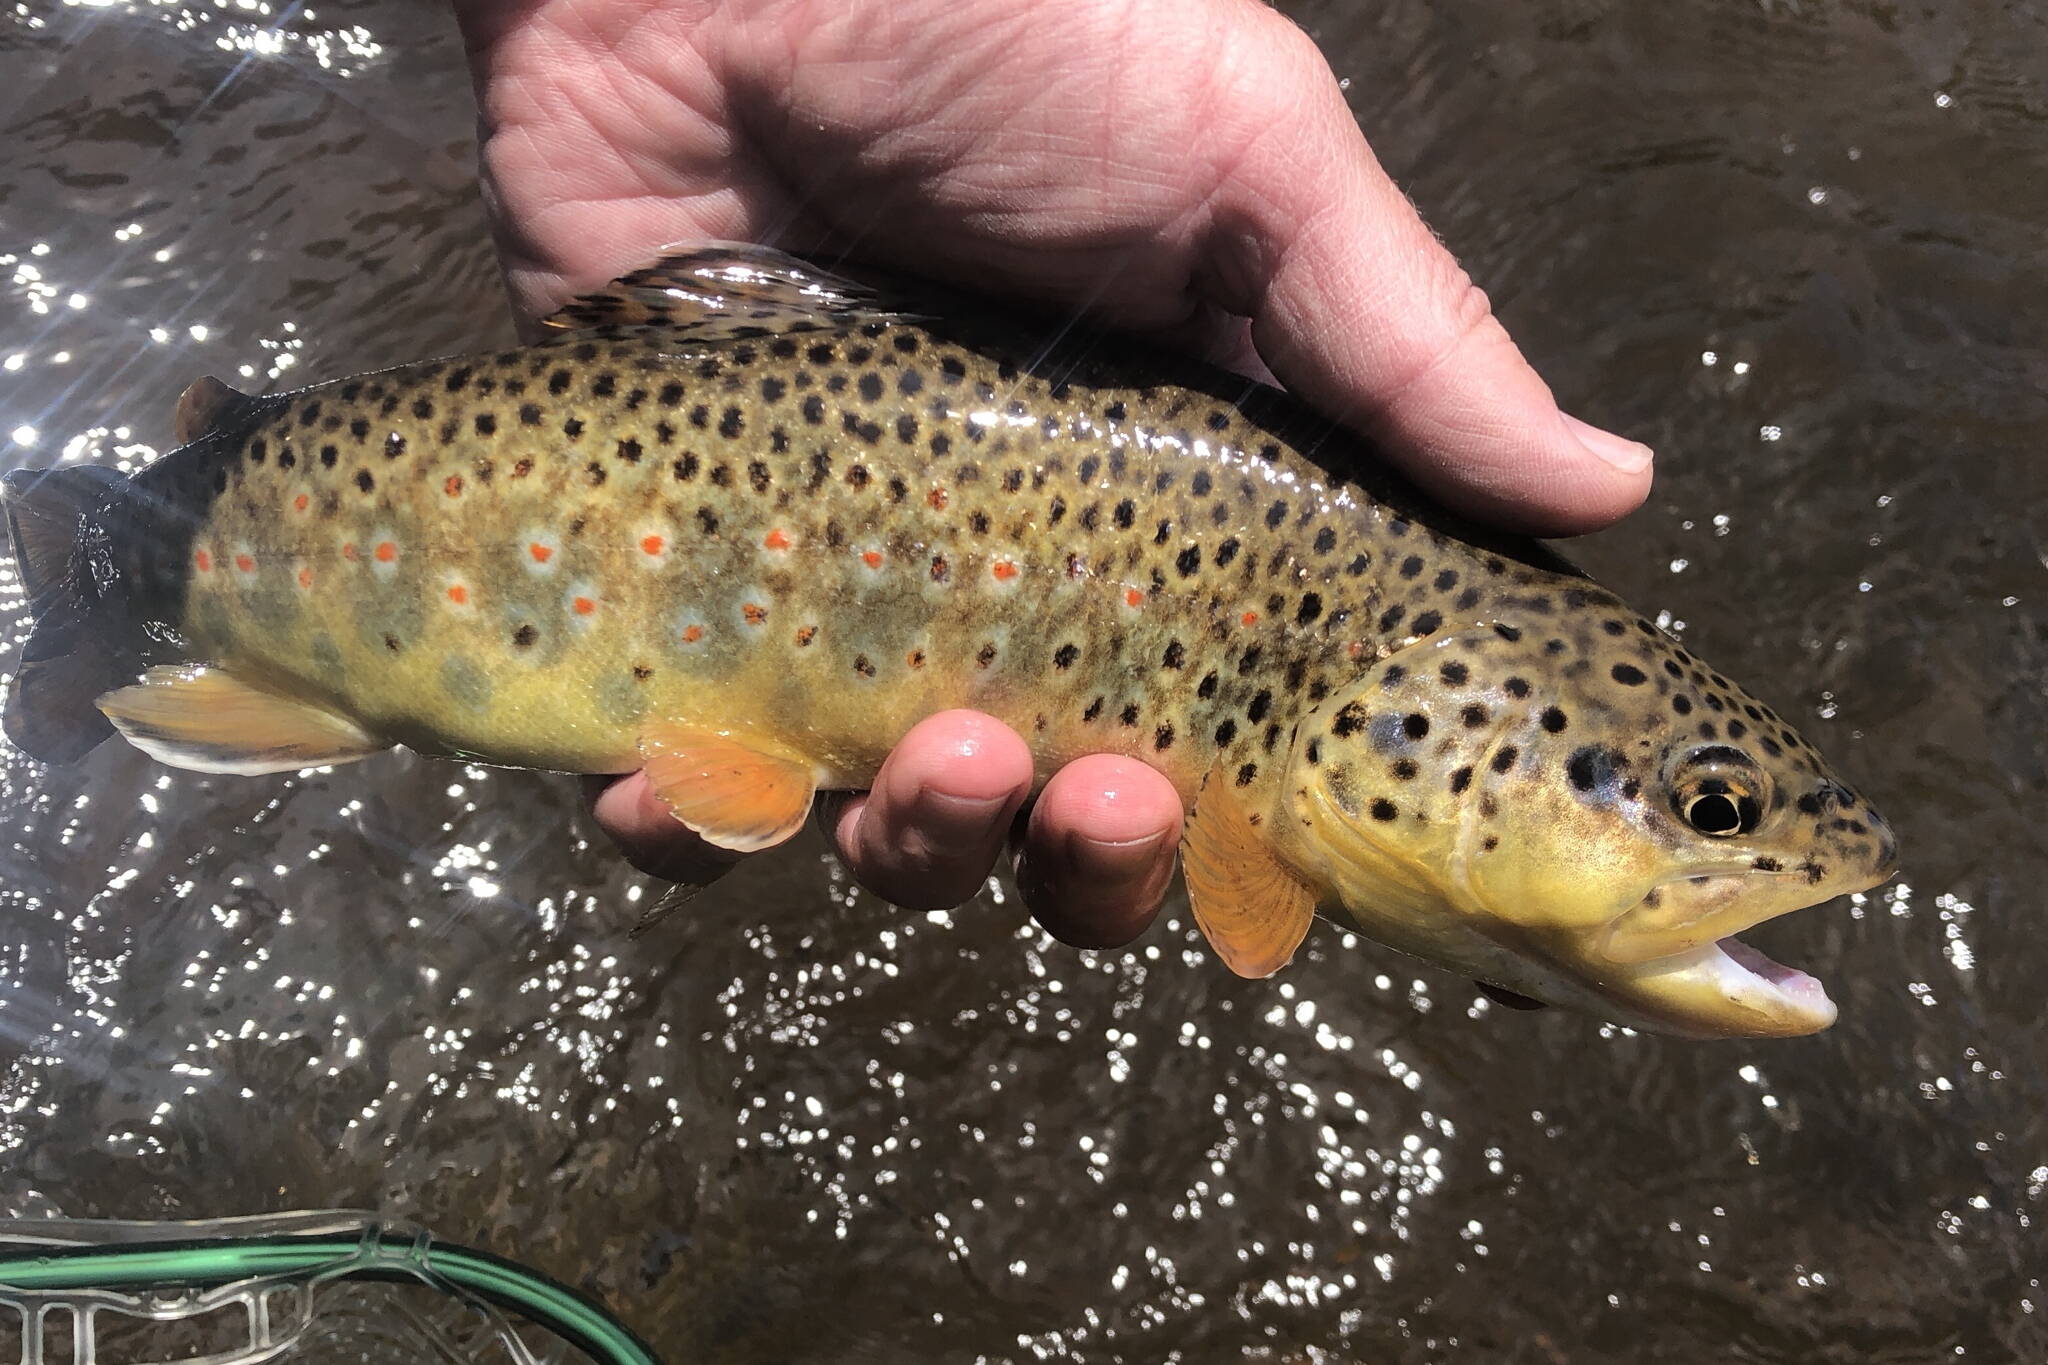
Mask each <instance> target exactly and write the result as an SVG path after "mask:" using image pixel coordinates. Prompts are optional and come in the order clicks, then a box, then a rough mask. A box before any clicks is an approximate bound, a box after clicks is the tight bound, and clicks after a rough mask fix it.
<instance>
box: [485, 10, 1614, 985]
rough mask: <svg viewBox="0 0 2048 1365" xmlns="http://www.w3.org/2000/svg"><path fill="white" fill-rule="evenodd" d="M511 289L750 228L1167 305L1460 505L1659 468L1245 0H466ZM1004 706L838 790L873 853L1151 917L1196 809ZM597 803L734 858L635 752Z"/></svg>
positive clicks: (862, 255) (1065, 926) (852, 852)
mask: <svg viewBox="0 0 2048 1365" xmlns="http://www.w3.org/2000/svg"><path fill="white" fill-rule="evenodd" d="M455 10H456V14H457V17H458V18H459V20H460V21H461V23H462V27H463V33H464V37H465V40H466V42H467V45H468V48H469V53H470V60H471V65H472V70H473V73H474V76H475V81H476V89H477V100H478V105H479V108H480V112H481V115H482V122H483V135H484V136H483V143H482V162H483V175H484V183H485V188H486V192H487V196H488V199H489V201H490V204H491V207H492V210H493V214H494V219H495V222H496V226H497V230H498V240H499V246H500V251H501V255H502V257H503V260H504V265H505V273H506V278H507V280H508V282H509V284H510V286H511V289H512V295H513V300H514V305H515V307H516V308H517V309H518V311H519V313H520V315H521V317H522V318H523V319H526V320H528V321H530V320H531V319H533V318H535V317H538V316H540V315H541V314H544V313H546V312H547V311H549V310H550V309H551V308H553V307H554V306H555V305H557V304H559V303H561V302H563V301H564V300H565V299H567V298H568V297H570V296H571V295H573V294H575V293H576V292H578V291H580V290H585V289H589V288H593V287H595V286H597V285H600V284H602V283H603V282H604V281H606V280H608V279H610V278H613V277H614V276H616V275H619V274H621V273H623V272H625V271H626V270H629V269H631V268H633V267H634V266H636V265H639V264H642V263H644V262H645V261H646V260H647V258H648V257H649V256H650V255H652V254H653V253H654V252H655V251H656V250H657V249H658V248H660V247H661V246H663V245H665V244H667V243H672V242H689V241H703V240H707V239H708V240H719V241H758V242H766V243H770V244H773V245H777V246H782V247H785V248H788V249H793V250H799V251H806V250H808V251H827V252H832V251H845V252H851V253H852V254H853V256H854V257H856V258H858V259H866V260H871V261H875V262H878V263H880V264H883V265H888V266H893V267H897V268H907V269H911V270H914V271H917V272H918V273H921V274H925V275H929V276H933V277H937V278H940V279H944V280H950V281H954V282H957V283H961V284H966V285H970V286H973V287H976V288H978V289H982V290H986V291H994V292H1003V293H1009V294H1012V295H1015V296H1018V297H1021V298H1029V299H1032V300H1035V301H1038V302H1041V303H1051V304H1054V305H1057V306H1060V307H1064V308H1068V309H1073V310H1083V309H1085V310H1087V311H1089V312H1091V313H1094V314H1096V315H1097V316H1100V317H1103V318H1106V319H1108V320H1110V321H1112V322H1114V323H1117V324H1119V325H1122V326H1125V327H1129V328H1132V329H1135V330H1139V331H1145V332H1151V333H1155V334H1158V335H1159V336H1161V337H1162V338H1163V339H1165V340H1167V341H1169V342H1171V343H1172V344H1176V345H1180V346H1184V347H1187V348H1190V349H1194V350H1197V351H1199V352H1202V353H1204V354H1206V355H1208V356H1210V357H1211V358H1214V359H1217V360H1219V361H1221V362H1223V363H1226V364H1231V365H1234V366H1236V367H1237V368H1240V369H1243V370H1246V371H1247V372H1249V373H1253V374H1258V375H1260V376H1261V377H1272V378H1276V379H1277V380H1278V381H1279V382H1280V383H1282V384H1283V385H1285V386H1286V387H1288V388H1290V389H1292V390H1294V391H1295V392H1296V393H1298V394H1299V395H1301V396H1302V397H1303V398H1305V399H1306V400H1307V401H1309V402H1310V403H1312V404H1314V405H1315V406H1317V407H1319V408H1321V409H1323V410H1324V411H1326V412H1328V413H1330V414H1331V415H1332V416H1334V417H1337V418H1339V419H1341V420H1343V421H1345V422H1347V423H1349V424H1350V425H1352V426H1354V427H1356V428H1357V429H1359V430H1360V431H1363V432H1366V433H1367V434H1369V435H1371V436H1373V437H1375V438H1377V439H1378V440H1379V441H1380V442H1381V443H1382V444H1383V446H1384V448H1385V450H1386V451H1387V454H1388V455H1389V457H1390V458H1392V459H1394V460H1396V461H1398V462H1399V463H1400V464H1401V465H1402V466H1403V467H1404V468H1405V469H1406V470H1407V471H1408V473H1409V474H1410V475H1411V477H1413V478H1414V479H1416V480H1417V481H1418V482H1419V483H1421V484H1422V485H1423V486H1425V487H1426V488H1428V489H1430V490H1431V491H1432V492H1434V493H1435V494H1436V495H1437V496H1438V497H1440V498H1442V499H1443V500H1444V501H1445V502H1447V503H1450V504H1452V505H1454V506H1456V507H1458V508H1460V509H1462V510H1464V511H1466V512H1468V513H1471V514H1473V515H1475V516H1478V517H1482V518H1485V519H1487V520H1490V521H1493V522H1495V523H1498V524H1500V525H1502V526H1506V527H1510V528H1513V529H1517V530H1523V531H1530V532H1535V533H1539V534H1571V533H1575V532H1581V531H1588V530H1592V529H1594V528H1596V527H1599V526H1602V525H1605V524H1607V523H1608V522H1610V521H1613V520H1614V519H1615V518H1617V517H1619V516H1621V515H1623V514H1624V513H1626V512H1628V511H1629V510H1631V509H1633V508H1634V507H1635V506H1637V505H1638V504H1639V503H1640V502H1641V501H1642V499H1643V498H1644V496H1645V495H1646V494H1647V493H1648V491H1649V486H1650V476H1651V470H1650V466H1651V455H1650V451H1649V450H1648V449H1647V448H1645V447H1643V446H1641V445H1638V444H1636V443H1635V442H1632V441H1629V440H1626V439H1624V438H1622V437H1619V436H1616V435H1613V434H1612V433H1609V432H1605V431H1601V430H1599V429H1597V428H1595V427H1592V426H1589V425H1587V424H1586V423H1583V422H1580V421H1579V420H1577V419H1576V418H1573V417H1571V416H1569V415H1568V414H1566V413H1564V412H1563V411H1562V410H1561V409H1560V408H1559V407H1558V404H1557V401H1556V399H1555V398H1554V397H1553V396H1552V394H1551V392H1550V390H1549V388H1548V387H1547V386H1546V385H1545V384H1544V382H1543V381H1542V379H1541V378H1540V377H1539V376H1538V375H1537V374H1536V372H1535V371H1534V370H1533V369H1532V368H1531V367H1530V366H1529V364H1528V362H1527V361H1526V360H1525V359H1524V358H1523V356H1522V355H1521V353H1520V352H1519V351H1518V350H1517V349H1516V347H1515V344H1514V342H1513V341H1512V340H1511V339H1510V338H1509V336H1508V334H1507V332H1506V331H1505V330H1504V329H1503V328H1502V327H1501V325H1500V323H1499V322H1498V321H1497V320H1496V319H1495V318H1494V316H1493V314H1492V311H1491V309H1490V308H1489V306H1488V304H1487V300H1486V297H1485V295H1484V294H1483V293H1481V292H1480V290H1479V289H1478V288H1477V287H1476V286H1475V285H1474V284H1473V283H1472V281H1471V280H1470V279H1469V278H1468V277H1467V276H1466V274H1465V273H1464V271H1463V270H1461V269H1460V268H1459V266H1458V264H1457V262H1456V261H1455V260H1453V259H1452V258H1451V256H1450V255H1449V254H1448V253H1447V252H1446V251H1445V250H1444V249H1443V247H1442V246H1441V245H1440V244H1439V243H1438V242H1437V241H1436V239H1435V238H1434V237H1433V236H1431V234H1430V232H1429V229H1428V228H1427V227H1426V226H1425V225H1424V223H1423V222H1422V220H1421V218H1420V217H1419V216H1418V215H1417V214H1416V212H1415V210H1414V208H1413V207H1412V206H1411V205H1410V204H1409V202H1408V200H1407V198H1406V197H1405V196H1404V195H1403V194H1402V193H1401V191H1400V189H1399V188H1398V187H1397V186H1396V185H1395V184H1394V182H1393V181H1392V180H1391V179H1390V178H1389V177H1388V176H1387V174H1386V173H1385V171H1384V170H1382V169H1381V167H1380V165H1379V163H1378V162H1377V160H1375V158H1374V157H1373V154H1372V152H1371V150H1370V149H1369V148H1368V147H1367V145H1366V143H1365V140H1364V138H1363V136H1362V135H1361V134H1360V132H1359V130H1358V127H1357V125H1356V123H1355V122H1354V121H1353V119H1352V116H1351V113H1350V111H1349V110H1348V109H1347V108H1346V106H1345V103H1344V99H1343V96H1342V94H1341V93H1340V92H1339V89H1338V86H1337V82H1336V79H1335V77H1334V76H1333V75H1332V73H1331V71H1330V69H1329V67H1328V66H1327V65H1326V64H1325V63H1324V61H1323V58H1322V56H1321V54H1320V53H1318V52H1317V50H1316V48H1315V46H1314V45H1313V44H1312V43H1311V42H1310V41H1309V40H1308V38H1307V37H1306V36H1305V35H1304V34H1303V33H1302V32H1301V31H1300V30H1299V29H1297V28H1296V27H1294V25H1292V24H1291V23H1289V22H1288V21H1287V20H1286V19H1284V18H1282V17H1280V16H1278V15H1275V14H1274V13H1272V12H1271V11H1270V10H1268V9H1266V8H1265V7H1264V6H1262V5H1260V4H1257V3H1255V0H1026V2H1025V3H1018V2H1017V0H725V2H724V3H719V2H718V0H455ZM1031 786H1032V771H1031V759H1030V755H1029V752H1028V750H1027V749H1026V747H1025V744H1024V742H1023V740H1022V739H1020V738H1019V737H1018V736H1017V735H1016V734H1015V733H1014V732H1013V731H1011V730H1010V729H1009V728H1008V727H1006V726H1004V725H1002V724H1001V723H1000V722H998V721H995V720H993V719H991V718H990V717H988V716H984V715H980V714H977V713H975V712H970V711H949V712H945V713H943V714H940V715H936V716H932V717H930V718H928V719H926V720H925V721H923V722H921V723H920V724H919V725H917V726H916V727H915V728H913V729H912V730H911V731H910V732H909V733H908V734H907V735H905V736H904V737H903V739H902V740H901V741H900V742H899V743H898V744H897V745H896V747H895V749H894V751H893V752H892V753H891V755H890V757H889V759H888V761H887V762H886V763H885V764H884V765H883V767H882V770H881V772H880V773H879V775H878V776H877V777H876V779H875V783H874V788H873V790H872V791H869V792H866V793H862V794H859V795H854V796H848V797H835V798H832V799H829V800H827V801H824V802H821V806H820V811H819V818H820V820H821V821H822V823H823V824H824V827H825V829H826V831H827V833H828V834H829V835H830V837H831V838H832V840H833V841H834V843H835V844H836V846H837V848H838V850H839V853H840V856H841V857H842V858H844V859H845V861H846V863H847V865H848V867H850V868H851V869H852V871H853V874H854V875H855V877H857V878H858V879H859V880H860V882H861V883H862V884H863V885H864V886H866V887H868V888H869V889H870V890H872V891H873V892H875V893H876V894H877V895H880V896H882V897H884V898H886V899H888V900H890V901H893V902H895V903H897V904H899V905H903V906H907V907H910V908H924V909H931V908H940V907H945V906H950V905H954V904H957V903H959V902H961V901H964V900H966V899H967V898H969V897H970V896H971V895H973V894H974V892H975V891H976V890H978V889H979V888H980V886H981V885H982V882H983V880H984V879H985V878H986V877H987V876H988V874H989V872H990V870H991V869H992V868H993V866H994V865H995V862H996V860H997V858H998V857H1000V856H1001V854H1002V852H1003V849H1004V847H1005V845H1006V843H1009V842H1014V843H1015V846H1016V848H1017V858H1018V862H1017V879H1018V883H1019V886H1020V888H1021V890H1022V892H1023V895H1024V898H1025V901H1026V903H1027V904H1028V905H1029V906H1030V907H1031V909H1032V912H1033V913H1034V914H1035V915H1036V916H1037V917H1038V919H1039V921H1040V922H1041V923H1042V924H1044V926H1045V927H1046V928H1047V929H1048V930H1049V931H1050V932H1051V933H1053V934H1054V935H1055V936H1056V937H1058V938H1060V939H1062V940H1064V941H1066V942H1068V943H1072V944H1076V945H1079V946H1086V947H1110V946H1115V945H1119V944H1122V943H1126V942H1129V941H1130V940H1131V939H1133V938H1135V937H1136V936H1137V935H1138V934H1140V933H1142V932H1143V930H1144V928H1145V926H1146V925H1147V924H1149V923H1150V922H1151V920H1152V917H1153V916H1154V915H1155V914H1156V913H1157V911H1158V908H1159V905H1160V902H1161V901H1162V900H1163V899H1164V897H1165V895H1166V892H1167V888H1168V885H1169V883H1170V881H1171V878H1172V874H1173V866H1174V857H1175V849H1176V846H1177V844H1178V842H1179V835H1180V825H1181V806H1180V799H1179V797H1178V795H1177V794H1176V793H1175V792H1174V790H1173V788H1172V787H1171V786H1169V785H1168V783H1167V782H1166V779H1165V778H1163V777H1161V776H1160V775H1159V774H1158V773H1156V772H1154V771H1153V770H1152V769H1150V768H1148V767H1146V766H1145V765H1144V764H1142V763H1138V762H1136V761H1135V760H1131V759H1126V758H1121V757H1116V756H1112V755H1106V754H1105V755H1094V756H1091V757H1088V758H1083V759H1080V760H1077V761H1075V762H1073V763H1070V764H1068V765H1067V766H1066V767H1065V768H1063V769H1061V770H1060V771H1059V772H1057V773H1055V774H1054V775H1053V776H1052V778H1051V779H1050V780H1049V781H1048V782H1047V784H1046V785H1045V787H1044V789H1043V790H1042V791H1040V792H1039V793H1038V795H1037V798H1036V800H1035V801H1032V802H1031V803H1030V806H1029V810H1028V814H1024V815H1022V817H1021V819H1020V812H1024V811H1025V809H1026V801H1027V798H1028V797H1029V795H1030V790H1031ZM594 787H595V788H596V790H595V797H594V799H595V811H596V815H597V819H598V822H599V823H600V824H601V825H602V826H603V827H604V829H605V830H606V831H607V832H608V833H609V834H610V835H611V837H612V838H613V839H614V840H615V841H617V843H618V844H619V846H620V848H621V849H622V850H623V851H624V852H625V854H626V856H627V857H628V858H629V859H630V860H632V861H633V863H634V864H635V865H636V866H638V867H640V868H642V869H643V870H645V871H647V872H650V873H652V874H654V875H656V876H662V877H667V878H670V879H674V880H690V881H699V882H701V881H706V880H709V879H710V878H712V877H714V876H716V875H717V874H718V873H719V872H721V871H723V870H724V868H725V867H727V866H729V865H730V861H731V857H730V855H726V854H723V853H720V852H719V851H718V850H716V849H711V848H709V847H708V846H706V845H704V844H703V843H702V842H701V841H699V840H697V839H696V838H695V837H694V836H693V835H691V834H690V833H689V831H687V830H685V829H684V828H683V827H682V826H680V825H679V824H677V823H676V822H675V820H674V819H672V818H671V817H670V816H669V814H668V812H667V810H666V809H665V808H664V807H662V806H661V805H660V804H659V803H658V802H656V801H655V799H654V798H653V797H652V795H651V794H650V793H649V791H648V789H647V785H646V783H645V781H644V780H643V779H642V778H641V777H640V776H639V775H637V774H635V775H632V776H628V777H625V778H620V779H603V780H601V781H597V782H595V783H594Z"/></svg>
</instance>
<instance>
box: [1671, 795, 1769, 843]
mask: <svg viewBox="0 0 2048 1365" xmlns="http://www.w3.org/2000/svg"><path fill="white" fill-rule="evenodd" d="M1749 804H1750V805H1751V806H1752V807H1754V806H1755V804H1756V803H1755V802H1754V801H1752V802H1750V803H1749ZM1685 823H1687V824H1688V825H1691V826H1692V827H1693V828H1694V829H1695V830H1698V831H1699V832H1700V833H1701V834H1710V835H1713V836H1715V837H1716V838H1722V839H1725V838H1728V837H1730V836H1731V835H1736V834H1740V833H1742V832H1743V828H1744V826H1745V824H1747V823H1751V822H1748V821H1745V820H1744V819H1743V812H1742V803H1741V801H1740V800H1739V799H1738V798H1736V797H1732V796H1729V795H1727V794H1726V793H1725V792H1701V793H1700V794H1699V795H1697V796H1695V797H1693V798H1692V799H1691V800H1690V801H1687V802H1686V803H1685Z"/></svg>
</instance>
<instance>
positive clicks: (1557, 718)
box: [1543, 706, 1570, 735]
mask: <svg viewBox="0 0 2048 1365" xmlns="http://www.w3.org/2000/svg"><path fill="white" fill-rule="evenodd" d="M1569 723H1570V722H1569V721H1567V720H1566V719H1565V714H1564V712H1562V711H1560V710H1558V709H1557V708H1556V707H1555V706H1547V707H1545V708H1544V709H1543V728H1544V729H1546V730H1548V731H1550V733H1551V734H1553V735H1555V734H1561V733H1563V731H1564V727H1565V726H1566V725H1568V724H1569Z"/></svg>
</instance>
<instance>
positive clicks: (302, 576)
mask: <svg viewBox="0 0 2048 1365" xmlns="http://www.w3.org/2000/svg"><path fill="white" fill-rule="evenodd" d="M299 586H300V587H302V588H310V587H312V586H313V571H312V570H311V569H300V570H299Z"/></svg>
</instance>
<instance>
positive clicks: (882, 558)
mask: <svg viewBox="0 0 2048 1365" xmlns="http://www.w3.org/2000/svg"><path fill="white" fill-rule="evenodd" d="M853 553H854V557H855V558H857V559H858V560H860V563H861V567H862V568H864V569H866V570H867V571H868V572H869V573H880V572H881V571H882V570H883V569H885V568H887V567H888V566H889V556H888V553H887V552H886V551H885V550H883V549H882V547H881V546H879V545H860V546H856V547H855V548H854V552H853Z"/></svg>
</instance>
